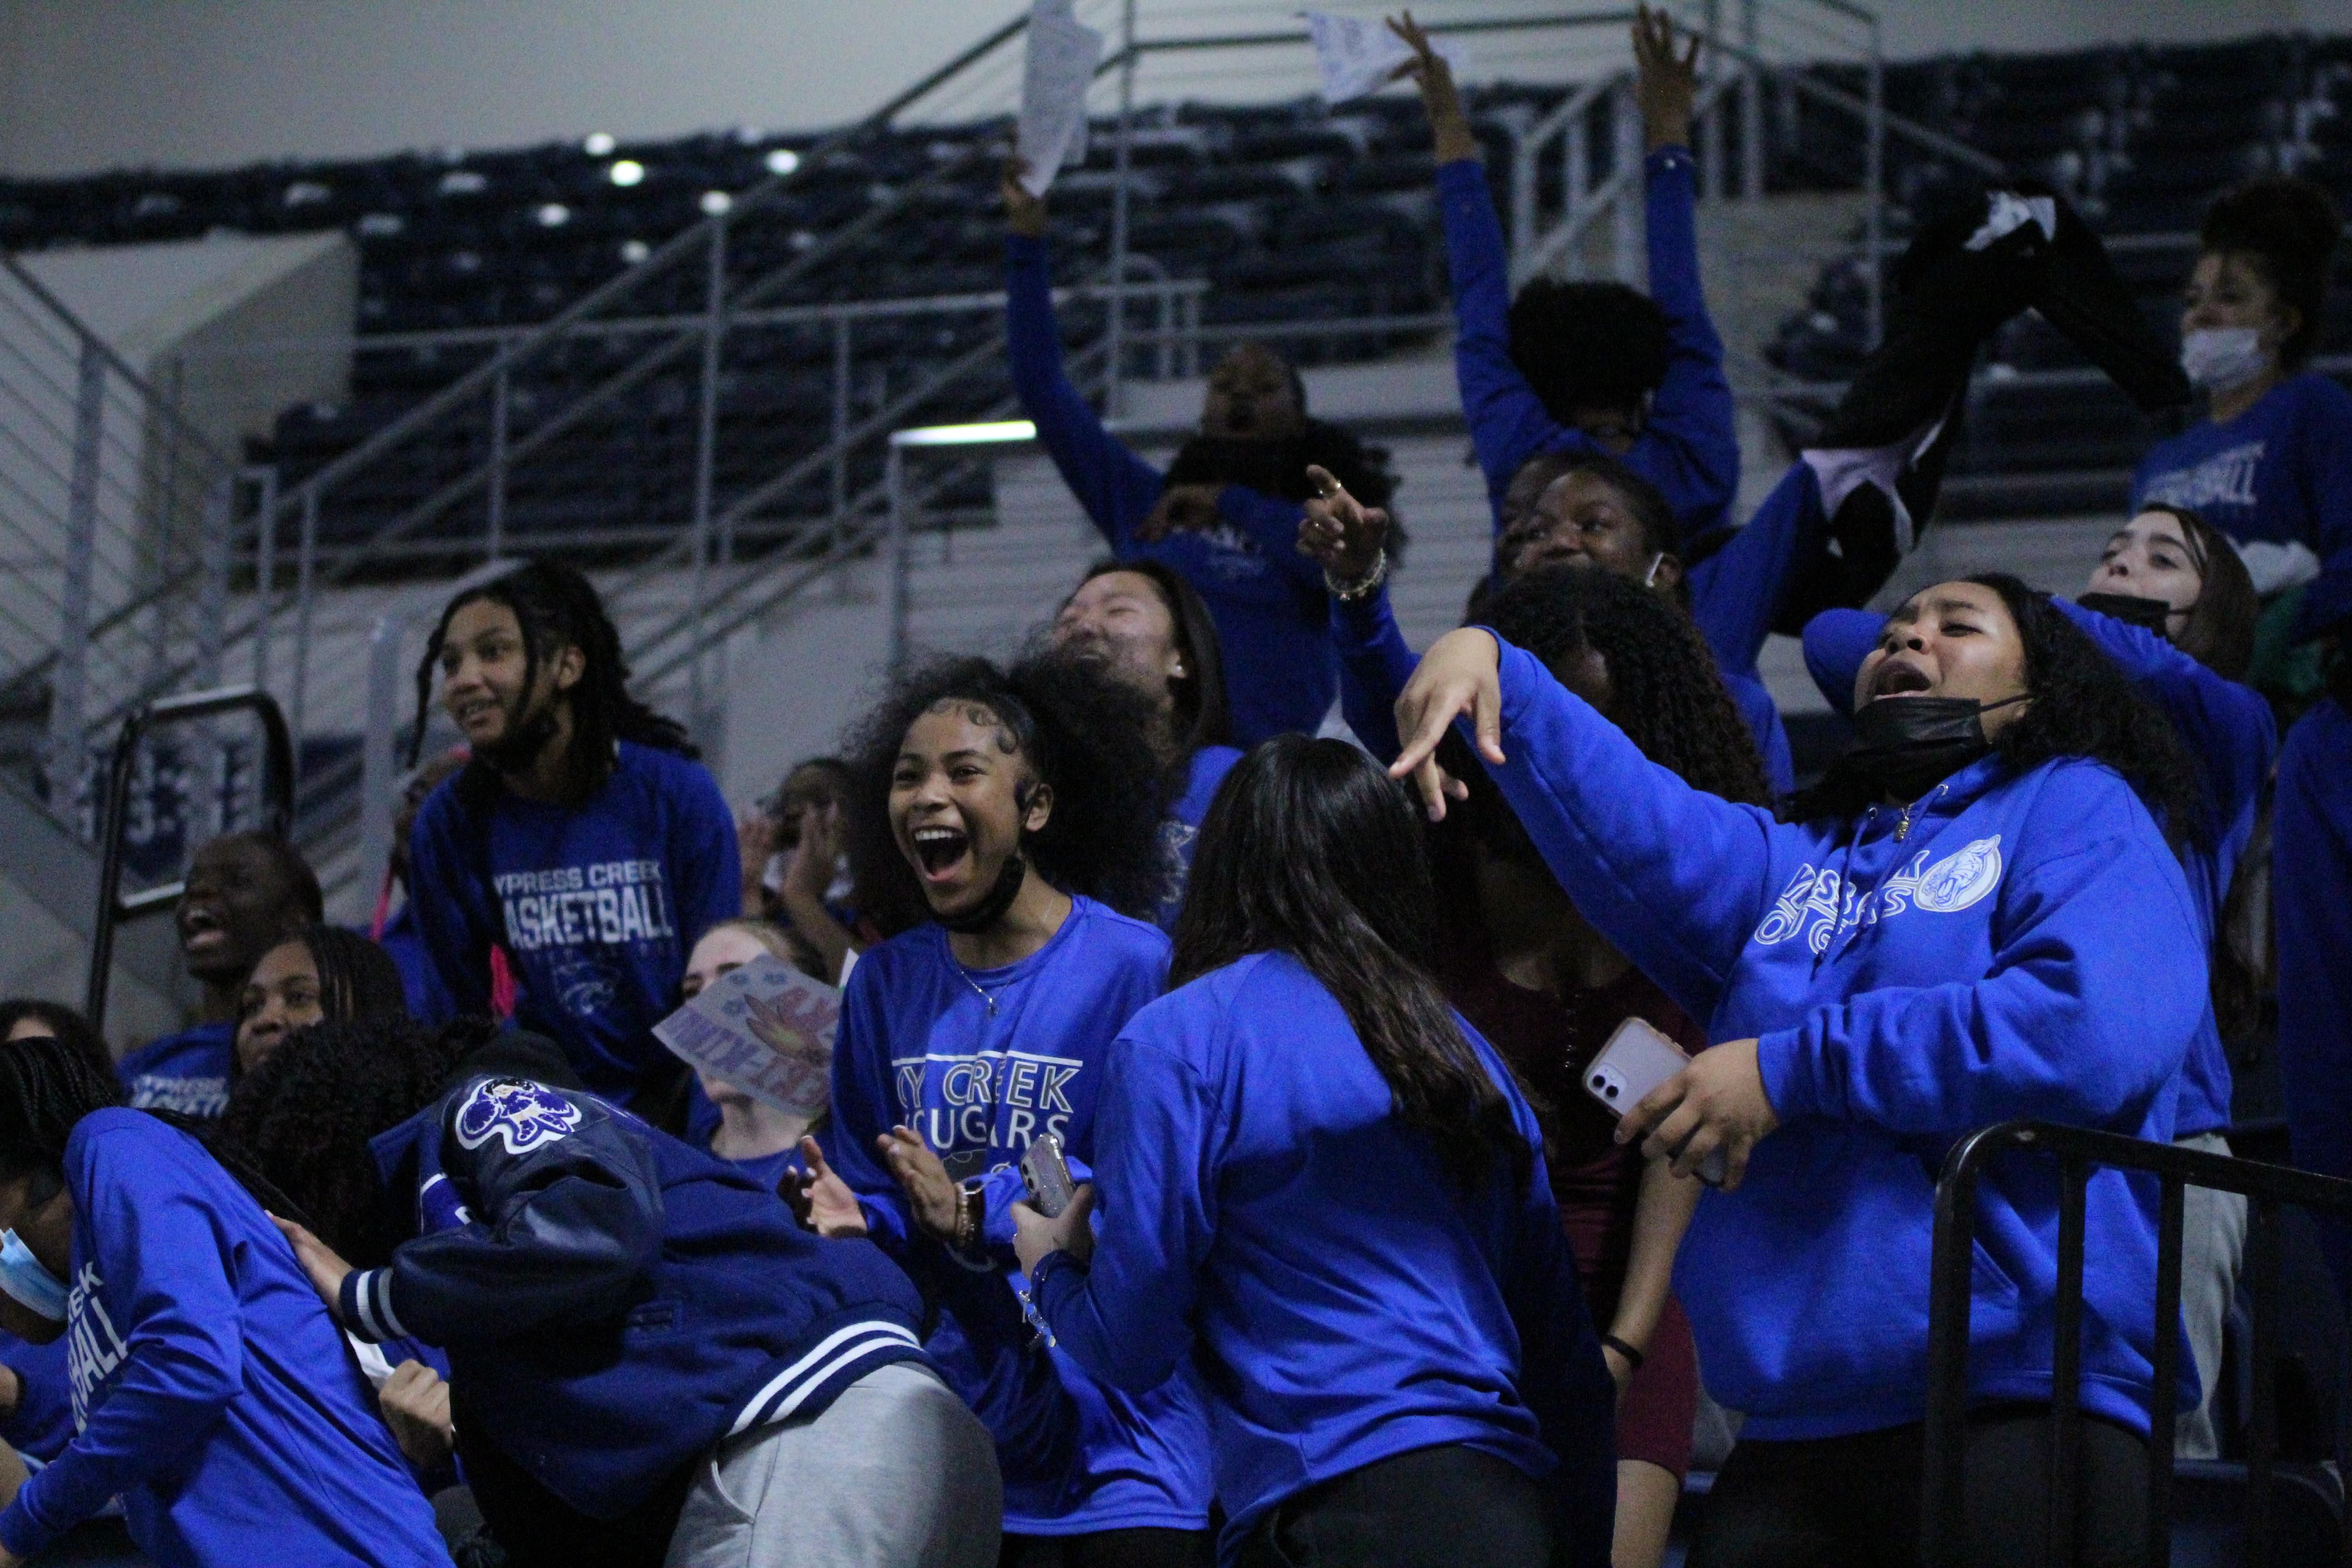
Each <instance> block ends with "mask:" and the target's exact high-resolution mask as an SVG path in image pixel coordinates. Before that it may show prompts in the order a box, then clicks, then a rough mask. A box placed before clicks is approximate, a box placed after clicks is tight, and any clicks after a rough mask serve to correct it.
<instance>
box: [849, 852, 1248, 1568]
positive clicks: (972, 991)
mask: <svg viewBox="0 0 2352 1568" xmlns="http://www.w3.org/2000/svg"><path fill="white" fill-rule="evenodd" d="M1167 974H1168V939H1167V938H1166V937H1164V936H1162V935H1160V932H1159V931H1156V930H1154V929H1153V928H1152V927H1150V926H1149V925H1146V924H1144V923H1143V922H1142V921H1133V920H1129V919H1127V918H1126V917H1125V916H1122V915H1119V914H1118V913H1115V912H1114V911H1112V910H1109V909H1107V908H1105V907H1104V906H1103V905H1101V904H1098V903H1097V902H1095V901H1094V900H1092V899H1087V898H1083V897H1082V898H1076V899H1073V900H1071V909H1070V913H1069V917H1068V918H1067V919H1066V920H1065V921H1063V922H1062V929H1061V930H1059V931H1055V933H1054V935H1053V938H1052V940H1051V941H1049V942H1046V943H1045V946H1044V947H1042V948H1040V949H1039V950H1038V951H1037V952H1034V953H1032V954H1031V955H1030V956H1028V957H1027V958H1024V959H1023V960H1022V961H1021V962H1020V963H1014V964H1009V965H1007V966H1005V967H1004V968H1002V969H990V970H967V969H965V968H964V967H963V966H962V965H961V964H960V963H957V962H956V960H955V955H954V953H953V952H951V951H950V949H949V947H948V938H947V932H946V931H943V930H942V929H940V927H939V926H938V925H936V924H926V925H921V926H918V927H916V928H915V929H914V930H913V931H907V932H904V933H902V934H901V935H898V936H896V937H893V938H891V939H890V940H889V941H888V942H884V943H882V944H881V945H880V946H878V947H876V948H874V949H873V950H872V951H870V952H867V953H866V955H865V956H864V957H862V958H860V959H859V960H858V961H857V967H856V969H854V970H852V971H851V972H850V976H849V985H848V988H847V993H846V994H845V996H844V997H843V999H842V1012H841V1028H840V1031H839V1033H838V1034H837V1035H836V1036H835V1040H834V1048H833V1118H834V1125H835V1129H836V1130H837V1131H836V1133H835V1140H834V1142H833V1144H832V1152H833V1154H834V1156H835V1163H836V1167H837V1169H838V1170H839V1171H840V1173H841V1177H842V1179H843V1180H844V1181H845V1182H847V1183H848V1184H849V1185H850V1186H851V1188H853V1189H854V1190H855V1191H856V1193H857V1194H858V1197H859V1199H860V1200H861V1202H862V1204H863V1205H864V1207H865V1209H866V1223H867V1226H869V1228H870V1230H871V1233H872V1235H873V1236H874V1237H875V1239H876V1240H877V1241H878V1242H880V1243H882V1245H883V1246H885V1247H888V1248H890V1249H892V1250H893V1251H894V1252H896V1253H898V1255H900V1256H902V1257H906V1258H908V1260H909V1261H908V1267H909V1268H928V1267H930V1263H929V1261H927V1259H935V1258H936V1255H938V1254H940V1252H941V1250H942V1249H941V1248H940V1247H938V1246H937V1244H935V1243H933V1242H931V1241H929V1239H928V1238H926V1237H922V1236H921V1234H920V1233H919V1231H917V1230H916V1228H915V1225H914V1222H913V1218H912V1216H911V1215H910V1214H909V1212H908V1206H907V1202H906V1196H905V1194H904V1193H902V1192H901V1191H900V1189H899V1187H898V1183H897V1182H896V1181H895V1180H893V1179H892V1178H891V1175H890V1173H889V1171H888V1170H887V1167H885V1166H884V1165H883V1164H882V1163H881V1161H880V1158H879V1157H878V1156H877V1153H876V1152H875V1140H876V1139H877V1138H879V1137H880V1136H881V1135H882V1134H883V1133H885V1132H887V1131H889V1130H890V1128H891V1127H892V1126H893V1125H904V1126H908V1127H912V1128H915V1129H917V1130H918V1131H920V1132H921V1133H922V1135H923V1138H924V1141H925V1142H928V1143H929V1145H930V1146H931V1148H933V1149H934V1150H936V1151H937V1152H939V1155H940V1160H941V1161H942V1162H943V1163H945V1164H946V1166H947V1169H948V1173H949V1174H950V1176H952V1177H954V1178H955V1179H956V1180H957V1181H959V1182H961V1183H964V1184H977V1185H978V1186H979V1187H980V1189H981V1191H982V1194H984V1195H985V1202H986V1209H987V1218H986V1222H985V1225H984V1226H983V1228H982V1237H983V1238H984V1241H985V1244H986V1247H987V1249H988V1251H989V1253H990V1256H991V1257H992V1259H993V1261H994V1264H995V1267H996V1268H997V1270H998V1271H999V1272H1000V1274H1001V1275H1002V1277H1003V1278H1005V1279H1008V1280H1010V1281H1011V1283H1012V1285H1013V1286H1014V1287H1020V1288H1025V1287H1026V1284H1027V1281H1026V1280H1025V1279H1024V1278H1023V1277H1022V1276H1021V1275H1020V1273H1019V1272H1018V1265H1017V1264H1016V1263H1015V1262H1014V1261H1013V1250H1012V1249H1013V1204H1014V1203H1015V1202H1017V1201H1019V1200H1020V1199H1021V1198H1022V1197H1023V1196H1024V1194H1025V1189H1024V1185H1023V1183H1022V1179H1021V1172H1020V1162H1021V1156H1022V1155H1023V1154H1024V1153H1025V1152H1027V1151H1028V1148H1029V1144H1030V1142H1031V1140H1033V1139H1034V1138H1035V1137H1036V1136H1037V1134H1039V1133H1041V1132H1053V1133H1056V1134H1058V1135H1059V1136H1060V1137H1061V1140H1062V1145H1063V1149H1064V1151H1065V1153H1066V1157H1067V1158H1068V1160H1069V1162H1070V1164H1071V1166H1072V1167H1073V1169H1074V1170H1078V1171H1083V1170H1084V1169H1085V1167H1086V1166H1087V1165H1088V1164H1090V1163H1092V1161H1093V1160H1094V1158H1095V1154H1096V1150H1095V1138H1094V1123H1095V1101H1096V1098H1097V1095H1098V1094H1100V1092H1101V1087H1102V1070H1103V1069H1102V1063H1103V1058H1104V1057H1105V1055H1106V1054H1107V1053H1108V1051H1109V1049H1110V1046H1111V1041H1112V1040H1113V1039H1114V1038H1115V1037H1117V1036H1118V1031H1119V1028H1120V1026H1123V1025H1124V1024H1125V1023H1126V1022H1127V1021H1128V1019H1129V1018H1130V1017H1133V1016H1135V1013H1136V1011H1137V1009H1139V1008H1140V1007H1142V1006H1143V1005H1145V1004H1146V1003H1148V1002H1150V1001H1151V1000H1152V999H1153V998H1154V997H1156V996H1158V995H1159V994H1160V986H1161V984H1162V983H1163V982H1164V981H1165V980H1166V978H1167ZM975 1261H977V1260H975ZM999 1294H1000V1295H1004V1296H1008V1297H1009V1294H1010V1292H1009V1291H1004V1292H999ZM967 1315H968V1314H967V1312H966V1311H965V1310H962V1309H961V1308H960V1307H958V1306H957V1305H956V1304H955V1303H952V1302H950V1303H949V1304H948V1306H947V1309H946V1310H945V1311H944V1312H943V1313H942V1315H941V1322H940V1331H939V1333H938V1334H937V1335H935V1336H934V1337H933V1339H932V1340H931V1341H930V1342H929V1347H928V1348H929V1350H930V1351H931V1352H932V1353H933V1355H934V1356H936V1357H937V1358H938V1359H939V1361H940V1363H941V1365H942V1366H943V1367H945V1368H946V1369H947V1371H948V1373H949V1375H950V1381H951V1382H953V1383H954V1384H956V1386H957V1391H958V1392H959V1393H961V1394H963V1395H964V1397H965V1399H966V1400H967V1401H968V1402H969V1403H970V1404H971V1405H972V1406H973V1408H974V1409H975V1410H978V1411H979V1412H980V1413H981V1415H982V1419H983V1420H986V1421H987V1422H988V1423H989V1429H990V1431H991V1433H992V1435H993V1436H995V1437H996V1440H997V1446H998V1452H999V1458H1000V1462H1001V1466H1002V1468H1003V1477H1004V1528H1005V1529H1006V1530H1007V1531H1012V1532H1014V1533H1017V1534H1034V1535H1066V1534H1078V1533H1083V1532H1087V1531H1100V1530H1123V1529H1141V1528H1160V1529H1171V1530H1199V1529H1201V1528H1202V1526H1203V1525H1204V1524H1205V1523H1206V1522H1207V1521H1208V1514H1209V1497H1210V1487H1209V1477H1208V1473H1207V1458H1208V1456H1207V1448H1208V1430H1207V1424H1206V1417H1205V1416H1204V1415H1203V1413H1202V1400H1201V1394H1200V1393H1199V1390H1198V1389H1197V1388H1196V1387H1195V1386H1194V1385H1193V1383H1192V1378H1191V1377H1190V1375H1189V1373H1187V1374H1180V1375H1178V1376H1175V1377H1166V1378H1163V1379H1161V1381H1160V1384H1159V1385H1155V1386H1152V1387H1148V1388H1144V1389H1139V1390H1135V1391H1134V1392H1133V1393H1132V1394H1131V1395H1130V1394H1121V1393H1117V1392H1113V1391H1110V1390H1106V1389H1101V1388H1098V1387H1097V1385H1096V1384H1094V1383H1093V1381H1092V1380H1091V1379H1089V1378H1088V1377H1087V1374H1086V1373H1084V1372H1083V1371H1082V1370H1080V1368H1079V1366H1078V1363H1076V1362H1074V1361H1072V1360H1071V1359H1070V1358H1069V1357H1068V1356H1067V1355H1066V1354H1064V1353H1062V1352H1058V1351H1057V1352H1054V1355H1053V1358H1052V1359H1053V1364H1054V1366H1055V1369H1056V1370H1057V1371H1058V1373H1059V1374H1060V1383H1061V1386H1062V1388H1063V1389H1065V1390H1066V1391H1067V1394H1068V1396H1069V1398H1070V1400H1071V1401H1072V1402H1073V1403H1074V1404H1075V1405H1076V1411H1077V1416H1078V1424H1079V1426H1080V1431H1079V1435H1078V1448H1079V1450H1080V1451H1079V1453H1078V1454H1077V1455H1076V1467H1077V1468H1076V1471H1075V1473H1073V1472H1071V1471H1070V1470H1069V1469H1068V1468H1066V1466H1065V1467H1064V1468H1055V1465H1054V1464H1053V1463H1049V1460H1057V1459H1066V1458H1068V1455H1067V1453H1066V1446H1061V1445H1056V1444H1049V1443H1046V1442H1045V1436H1046V1435H1048V1434H1050V1433H1052V1432H1053V1431H1054V1430H1055V1428H1056V1426H1057V1425H1058V1423H1057V1422H1056V1421H1055V1419H1054V1418H1052V1417H1051V1416H1050V1415H1040V1414H1038V1413H1037V1412H1036V1411H1035V1410H1034V1407H1033V1406H1032V1405H1029V1404H1028V1403H1026V1402H1025V1401H1022V1400H1016V1399H1014V1398H1013V1397H1012V1395H1011V1394H1009V1393H1008V1392H1007V1390H1008V1388H1009V1386H1010V1385H1011V1384H1014V1383H1016V1382H1021V1381H1022V1380H1023V1379H1024V1375H1025V1373H1024V1369H1023V1368H1022V1367H1021V1366H1020V1365H1019V1364H1018V1363H1019V1358H1018V1357H1017V1356H1015V1355H1013V1354H1011V1353H1009V1352H1008V1351H1007V1349H1006V1347H1005V1345H1004V1343H1003V1335H1002V1334H1000V1333H997V1332H994V1331H991V1330H990V1329H989V1328H988V1327H987V1326H986V1325H982V1324H976V1323H967V1322H966V1321H964V1319H965V1318H966V1317H967ZM1026 1385H1027V1386H1028V1387H1030V1388H1031V1389H1032V1391H1033V1392H1034V1393H1037V1394H1039V1395H1040V1396H1041V1397H1042V1396H1043V1395H1045V1394H1051V1393H1053V1392H1054V1391H1053V1390H1052V1389H1051V1388H1050V1385H1048V1386H1045V1387H1042V1388H1041V1387H1039V1386H1038V1385H1037V1384H1035V1383H1034V1381H1031V1382H1029V1383H1028V1384H1026ZM1041 1444H1042V1445H1044V1447H1042V1448H1041V1447H1036V1445H1041Z"/></svg>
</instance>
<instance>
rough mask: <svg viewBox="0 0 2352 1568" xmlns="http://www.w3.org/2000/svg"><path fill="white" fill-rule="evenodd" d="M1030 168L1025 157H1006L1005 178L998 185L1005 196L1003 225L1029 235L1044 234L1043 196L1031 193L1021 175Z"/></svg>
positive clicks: (1040, 235)
mask: <svg viewBox="0 0 2352 1568" xmlns="http://www.w3.org/2000/svg"><path fill="white" fill-rule="evenodd" d="M1028 172H1029V160H1028V159H1026V158H1007V159H1006V160H1005V161H1004V179H1003V183H1002V184H1000V185H999V186H998V189H999V190H1000V191H1002V192H1003V196H1004V226H1005V227H1007V228H1009V229H1011V230H1012V231H1013V233H1015V234H1017V235H1021V236H1024V237H1027V238H1030V239H1043V238H1045V197H1043V196H1033V195H1030V194H1029V187H1028V186H1026V185H1024V184H1022V183H1021V176H1022V175H1024V174H1027V173H1028Z"/></svg>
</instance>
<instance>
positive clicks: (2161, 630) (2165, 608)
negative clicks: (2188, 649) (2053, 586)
mask: <svg viewBox="0 0 2352 1568" xmlns="http://www.w3.org/2000/svg"><path fill="white" fill-rule="evenodd" d="M2074 603H2076V604H2078V605H2082V606H2083V608H2084V609H2086V610H2096V611H2097V612H2098V613H2099V614H2101V615H2103V616H2114V617H2115V618H2116V620H2119V621H2121V622H2123V623H2124V624H2125V625H2126V626H2138V627H2141V628H2142V629H2144V630H2147V631H2151V632H2154V633H2155V634H2156V635H2157V636H2158V637H2163V638H2164V639H2165V640H2166V641H2168V642H2169V641H2170V640H2171V636H2170V634H2169V633H2168V632H2167V631H2166V630H2165V628H2166V627H2167V626H2169V625H2171V624H2172V616H2173V609H2172V606H2171V605H2168V604H2166V603H2165V602H2164V601H2163V600H2162V599H2144V598H2142V597H2140V596H2139V595H2137V594H2077V595H2074Z"/></svg>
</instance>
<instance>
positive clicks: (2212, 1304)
mask: <svg viewBox="0 0 2352 1568" xmlns="http://www.w3.org/2000/svg"><path fill="white" fill-rule="evenodd" d="M2179 1144H2180V1147H2181V1148H2183V1149H2196V1150H2200V1151H2202V1152H2205V1153H2209V1154H2227V1153H2229V1152H2230V1141H2229V1140H2228V1139H2226V1138H2224V1137H2222V1136H2221V1134H2220V1133H2219V1132H2202V1133H2200V1134H2198V1135H2197V1136H2196V1137H2194V1138H2183V1139H2181V1140H2179ZM2245 1246H2246V1200H2245V1198H2244V1196H2243V1195H2242V1194H2238V1193H2217V1192H2214V1191H2212V1190H2211V1189H2210V1188H2208V1187H2188V1188H2184V1189H2183V1190H2182V1192H2181V1194H2180V1321H2181V1322H2182V1323H2183V1324H2184V1325H2185V1326H2186V1327H2187V1328H2188V1331H2189V1353H2190V1354H2191V1355H2193V1356H2194V1357H2195V1358H2196V1360H2197V1381H2198V1382H2199V1383H2200V1384H2202V1385H2203V1386H2204V1390H2205V1396H2204V1398H2203V1399H2202V1400H2200V1402H2199V1404H2198V1406H2197V1408H2196V1409H2194V1410H2191V1411H2188V1412H2186V1413H2184V1414H2183V1415H2181V1417H2180V1425H2179V1426H2178V1427H2177V1428H2176V1429H2175V1431H2174V1433H2173V1439H2172V1451H2173V1454H2174V1455H2175V1457H2177V1458H2183V1459H2210V1458H2214V1456H2215V1453H2216V1450H2217V1447H2218V1444H2217V1439H2216V1436H2215V1434H2214V1430H2213V1394H2214V1388H2213V1384H2215V1383H2216V1382H2217V1381H2219V1379H2220V1378H2221V1328H2222V1325H2223V1324H2224V1323H2226V1322H2227V1321H2229V1318H2230V1303H2231V1300H2233V1299H2234V1298H2235V1297H2236V1295H2237V1293H2238V1262H2239V1258H2240V1257H2241V1255H2242V1253H2243V1252H2244V1250H2245Z"/></svg>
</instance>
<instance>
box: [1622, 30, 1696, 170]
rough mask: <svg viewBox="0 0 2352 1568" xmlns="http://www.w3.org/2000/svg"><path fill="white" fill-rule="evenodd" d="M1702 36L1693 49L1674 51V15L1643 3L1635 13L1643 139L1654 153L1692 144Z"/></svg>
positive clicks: (1693, 42)
mask: <svg viewBox="0 0 2352 1568" xmlns="http://www.w3.org/2000/svg"><path fill="white" fill-rule="evenodd" d="M1699 43H1700V39H1699V37H1698V35H1697V34H1696V33H1694V34H1692V35H1691V39H1690V48H1689V49H1688V50H1687V51H1686V52H1685V53H1684V54H1682V55H1681V56H1679V57H1677V56H1676V55H1675V23H1674V18H1673V17H1671V16H1667V15H1666V14H1665V13H1664V11H1653V10H1651V9H1650V8H1649V7H1648V6H1647V5H1643V6H1642V7H1640V9H1639V10H1638V11H1637V12H1636V13H1635V15H1634V17H1633V64H1634V67H1635V68H1636V70H1637V72H1638V78H1639V86H1638V89H1637V90H1638V92H1639V94H1640V98H1641V102H1642V131H1643V141H1644V142H1646V143H1647V144H1648V147H1649V150H1650V151H1651V152H1653V153H1654V152H1656V151H1657V150H1658V149H1659V148H1661V147H1687V146H1689V145H1690V132H1691V106H1692V104H1694V103H1695V102H1696V101H1697V99H1698V50H1699Z"/></svg>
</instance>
